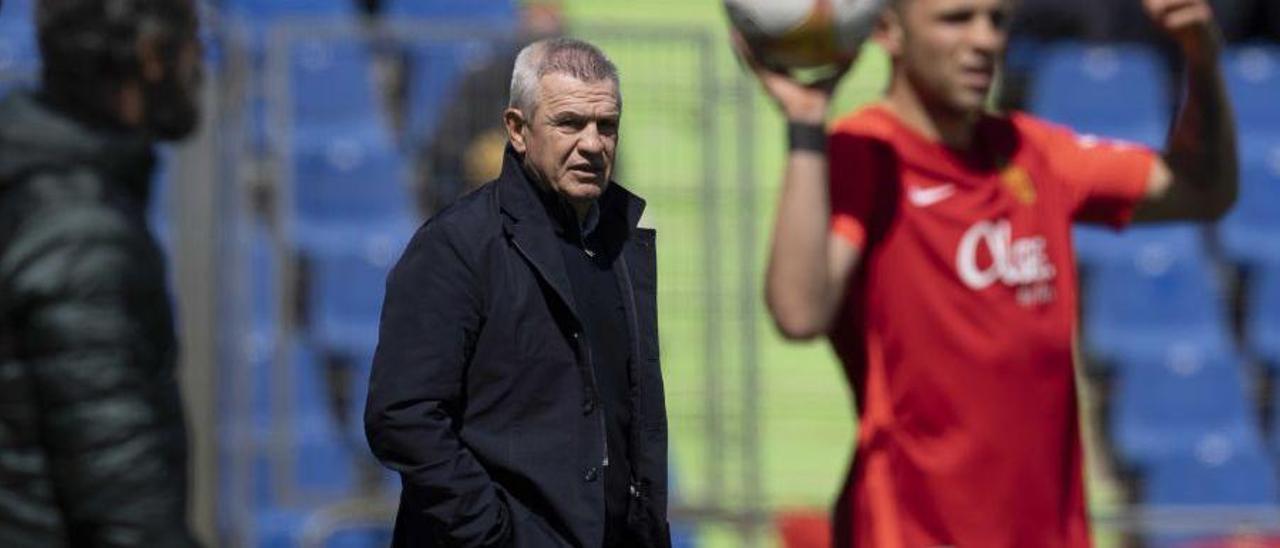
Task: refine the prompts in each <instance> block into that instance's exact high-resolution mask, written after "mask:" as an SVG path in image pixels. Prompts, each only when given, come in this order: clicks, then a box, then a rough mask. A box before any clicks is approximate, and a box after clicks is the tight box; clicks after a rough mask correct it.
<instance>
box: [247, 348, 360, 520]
mask: <svg viewBox="0 0 1280 548" xmlns="http://www.w3.org/2000/svg"><path fill="white" fill-rule="evenodd" d="M269 350H270V351H269V352H266V353H264V356H263V358H265V359H264V360H262V361H259V362H257V363H253V364H250V365H251V367H252V379H253V386H252V388H251V392H252V395H251V398H250V405H251V409H252V416H251V417H249V423H248V424H244V423H237V424H236V425H235V426H234V429H233V430H232V432H233V436H235V439H236V441H237V443H247V444H249V446H250V447H252V448H253V451H254V459H253V472H252V474H253V477H252V482H253V485H254V499H255V501H256V502H257V503H259V504H281V503H289V504H298V503H299V502H300V501H301V500H302V498H300V497H305V496H307V495H310V496H316V495H324V496H328V497H334V496H340V495H344V494H349V493H351V492H352V490H353V489H354V487H355V477H354V476H355V470H354V464H355V461H354V458H355V455H354V454H353V453H352V450H351V447H350V446H349V445H348V444H347V442H346V440H345V438H344V437H343V436H342V433H341V428H340V427H339V425H338V421H337V417H336V415H335V413H334V411H335V410H334V409H333V406H332V404H331V402H330V399H331V398H330V397H329V386H328V383H327V381H326V379H325V370H324V369H323V367H324V364H323V363H322V362H321V361H320V360H319V359H318V356H317V355H316V353H315V351H314V350H313V349H312V348H311V346H310V345H308V344H306V343H305V342H303V341H302V340H300V339H299V340H294V341H293V342H292V343H291V344H290V348H289V356H288V362H287V363H288V364H289V370H288V371H287V373H288V374H287V375H281V374H280V373H281V372H280V371H279V370H278V369H277V367H278V364H279V363H280V362H278V361H276V358H277V354H276V352H275V350H276V349H275V348H274V347H272V348H270V349H269ZM286 378H287V381H286ZM290 400H292V401H290ZM246 438H247V439H246ZM281 452H283V453H281ZM281 463H288V465H289V466H291V467H292V468H293V474H292V476H290V477H289V478H287V479H285V480H283V481H285V482H288V483H287V485H288V486H289V489H290V490H291V491H292V494H293V495H294V499H295V500H286V499H285V495H286V494H287V493H282V492H280V491H279V490H278V489H277V487H279V482H280V481H281V479H280V478H279V476H278V473H279V472H282V471H283V468H281Z"/></svg>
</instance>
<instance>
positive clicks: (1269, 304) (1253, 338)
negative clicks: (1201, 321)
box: [1245, 262, 1280, 409]
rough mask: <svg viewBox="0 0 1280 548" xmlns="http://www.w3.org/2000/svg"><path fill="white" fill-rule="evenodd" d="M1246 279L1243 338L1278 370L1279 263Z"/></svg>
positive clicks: (1279, 359)
mask: <svg viewBox="0 0 1280 548" xmlns="http://www.w3.org/2000/svg"><path fill="white" fill-rule="evenodd" d="M1250 278H1251V280H1250V283H1249V293H1248V295H1247V304H1246V307H1247V310H1248V317H1247V318H1246V319H1245V339H1246V340H1247V341H1248V344H1249V347H1250V350H1252V351H1253V352H1254V354H1255V355H1257V356H1258V357H1259V358H1262V360H1263V361H1264V362H1265V363H1267V364H1268V365H1269V366H1270V367H1271V368H1272V369H1273V370H1280V262H1273V263H1267V264H1264V265H1259V267H1258V268H1255V269H1254V271H1253V273H1252V275H1251V276H1250ZM1276 401H1277V402H1280V399H1277V400H1276ZM1276 408H1277V409H1280V405H1277V406H1276Z"/></svg>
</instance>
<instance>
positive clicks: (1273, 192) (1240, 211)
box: [1219, 88, 1280, 264]
mask: <svg viewBox="0 0 1280 548" xmlns="http://www.w3.org/2000/svg"><path fill="white" fill-rule="evenodd" d="M1275 93H1276V95H1275V97H1280V88H1278V89H1276V90H1275ZM1277 110H1280V109H1277ZM1275 129H1276V132H1275V133H1274V134H1270V135H1263V134H1261V133H1257V134H1254V135H1253V139H1254V140H1252V141H1249V142H1245V143H1243V145H1244V146H1243V148H1244V150H1243V154H1242V155H1241V156H1242V158H1241V165H1240V196H1239V199H1237V200H1236V204H1235V207H1234V208H1232V210H1231V212H1230V213H1228V214H1227V216H1226V218H1224V219H1223V220H1222V222H1221V223H1220V224H1219V234H1220V236H1221V239H1222V245H1223V248H1224V249H1225V250H1226V252H1227V254H1228V255H1229V256H1230V257H1231V258H1232V259H1233V260H1235V261H1237V262H1240V263H1244V264H1256V263H1260V262H1275V261H1280V245H1278V244H1277V242H1280V127H1276V128H1275Z"/></svg>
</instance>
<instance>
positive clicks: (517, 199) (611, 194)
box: [493, 144, 645, 230]
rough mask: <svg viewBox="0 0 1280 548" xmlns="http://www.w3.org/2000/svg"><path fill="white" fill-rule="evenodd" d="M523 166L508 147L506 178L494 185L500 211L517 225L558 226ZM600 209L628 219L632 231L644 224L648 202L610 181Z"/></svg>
mask: <svg viewBox="0 0 1280 548" xmlns="http://www.w3.org/2000/svg"><path fill="white" fill-rule="evenodd" d="M521 164H522V161H521V157H520V155H519V153H517V152H516V151H515V149H513V148H511V145H510V144H508V145H507V150H506V152H505V154H503V158H502V174H501V175H500V176H499V177H498V179H497V180H496V181H494V183H493V184H496V185H497V191H498V192H497V194H498V207H499V208H500V209H501V211H502V212H503V214H505V216H506V217H507V218H508V219H509V220H510V221H512V222H513V223H514V224H519V223H526V222H533V223H536V224H551V225H553V226H554V225H555V224H556V223H558V220H557V219H553V218H552V217H551V215H550V214H549V212H548V207H547V206H545V205H544V203H543V197H544V196H545V195H542V194H541V193H542V191H541V190H540V189H538V187H537V183H535V182H533V181H532V180H530V179H529V177H528V175H526V174H525V172H524V168H523V167H522V165H521ZM551 199H558V198H555V197H552V198H551ZM599 207H600V215H601V216H606V215H617V214H619V213H621V214H622V215H624V216H625V218H626V223H627V224H626V226H627V228H628V230H631V229H634V228H635V227H636V226H637V225H638V224H639V223H640V217H641V216H642V215H643V214H644V209H645V201H644V199H642V198H640V197H639V196H636V195H635V194H632V193H631V191H629V190H627V189H625V188H623V187H622V185H619V184H618V183H617V182H615V181H610V183H609V188H608V189H606V190H605V192H604V195H603V196H601V197H600V201H599Z"/></svg>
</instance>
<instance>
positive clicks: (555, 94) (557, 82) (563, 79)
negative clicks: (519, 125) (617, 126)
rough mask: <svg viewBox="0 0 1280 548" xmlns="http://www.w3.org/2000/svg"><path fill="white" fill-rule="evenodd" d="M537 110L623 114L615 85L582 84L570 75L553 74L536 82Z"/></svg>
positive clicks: (605, 82) (601, 82)
mask: <svg viewBox="0 0 1280 548" xmlns="http://www.w3.org/2000/svg"><path fill="white" fill-rule="evenodd" d="M539 84H540V86H539V87H540V91H541V93H540V94H539V101H538V103H539V105H538V106H539V107H540V108H543V109H546V110H547V111H548V112H549V113H555V112H564V111H573V112H580V113H584V114H586V113H593V114H595V115H600V116H607V115H615V116H616V115H618V114H620V113H621V111H622V101H621V97H620V95H619V92H618V84H617V82H614V81H613V80H611V79H609V78H602V79H600V80H595V81H584V80H582V79H579V78H577V77H575V76H573V75H570V74H564V73H559V72H552V73H549V74H545V75H543V76H542V77H541V78H540V79H539Z"/></svg>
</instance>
